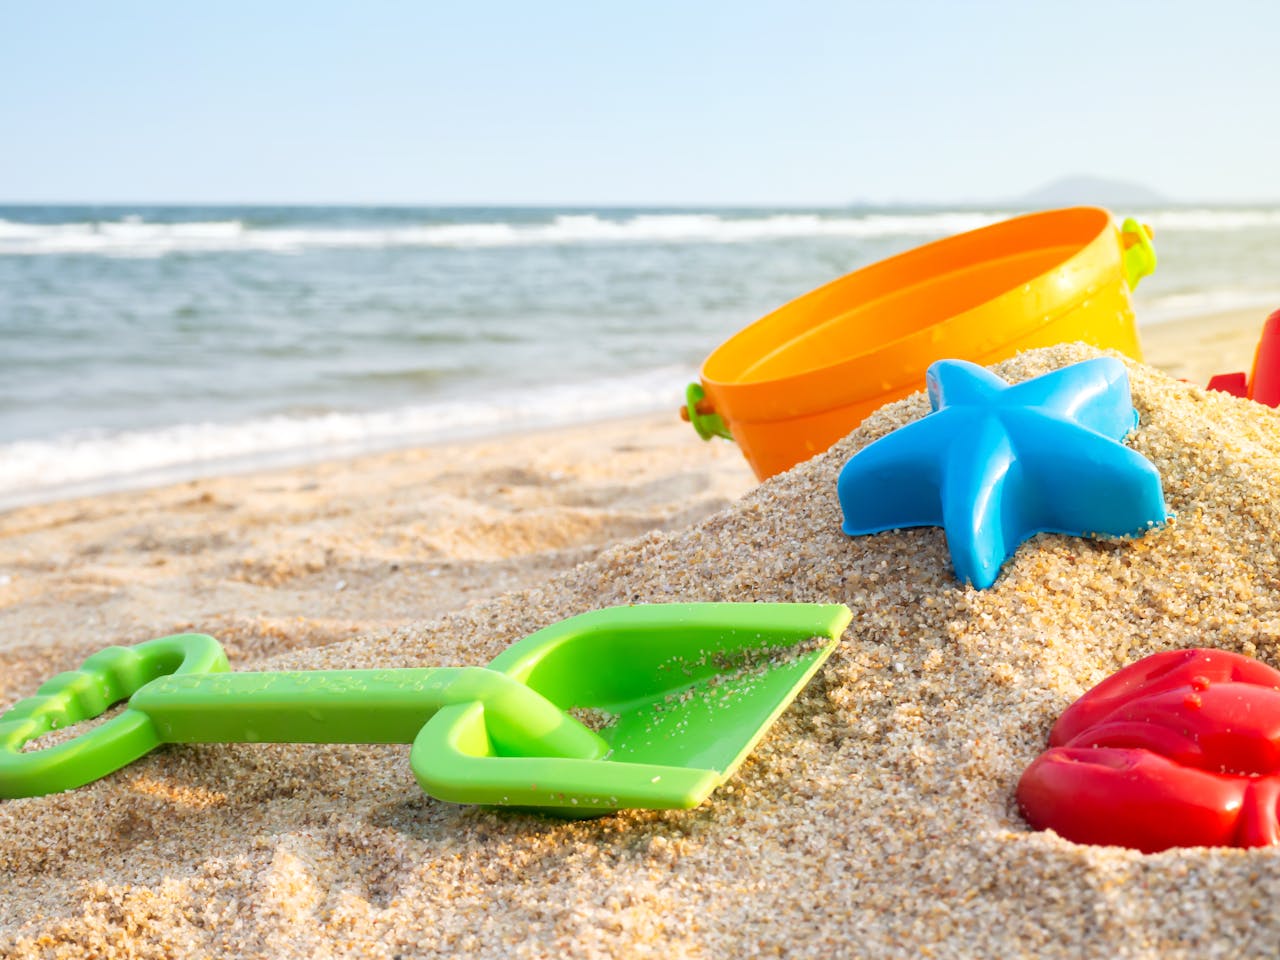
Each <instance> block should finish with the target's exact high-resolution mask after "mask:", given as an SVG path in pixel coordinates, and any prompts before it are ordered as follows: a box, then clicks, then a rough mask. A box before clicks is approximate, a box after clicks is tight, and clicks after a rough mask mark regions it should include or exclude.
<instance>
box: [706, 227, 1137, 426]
mask: <svg viewBox="0 0 1280 960" xmlns="http://www.w3.org/2000/svg"><path fill="white" fill-rule="evenodd" d="M1081 215H1084V216H1094V217H1096V218H1097V223H1096V229H1093V230H1091V231H1090V233H1089V235H1088V237H1087V239H1084V238H1081V239H1079V240H1075V241H1073V242H1072V247H1073V249H1072V251H1071V252H1070V253H1069V254H1067V255H1066V256H1064V257H1063V258H1062V259H1061V260H1060V261H1058V262H1057V263H1055V264H1054V265H1053V266H1051V267H1049V268H1048V269H1047V270H1043V271H1041V272H1040V273H1038V274H1036V275H1035V276H1033V277H1030V278H1028V279H1027V280H1026V281H1024V282H1023V283H1022V284H1020V285H1018V286H1017V287H1013V288H1011V289H1008V290H1005V291H1003V292H1001V293H999V294H997V295H996V296H994V297H991V298H989V299H987V300H984V301H982V302H981V303H978V304H976V305H974V306H972V307H970V308H969V309H967V310H962V311H960V312H959V313H954V314H951V315H949V316H947V317H944V318H942V319H940V320H938V321H936V322H934V323H930V324H927V325H925V326H923V327H920V328H919V329H916V330H912V331H909V332H907V333H903V334H902V335H900V336H896V337H892V338H889V339H885V340H881V341H878V342H876V343H875V344H874V346H872V347H870V348H868V349H864V350H860V351H859V352H857V353H852V354H844V355H841V356H839V357H837V358H835V359H834V360H832V362H830V363H826V364H823V365H821V366H814V367H811V368H809V369H806V370H800V371H797V372H794V373H787V374H783V375H781V376H774V377H768V378H764V379H752V380H735V379H725V378H723V377H719V376H713V375H710V374H709V373H708V368H709V367H712V366H713V365H714V364H715V362H716V361H717V359H718V355H719V354H720V353H721V352H722V351H724V350H725V349H726V348H728V347H730V345H732V344H734V342H735V341H737V340H738V339H739V338H740V337H743V336H744V335H746V334H748V333H749V332H750V331H755V330H758V328H759V327H760V325H762V324H767V323H768V322H769V321H772V320H776V319H777V318H780V317H781V316H782V315H784V314H786V313H787V312H789V311H790V310H792V309H793V308H795V307H796V305H798V304H800V303H802V302H803V301H805V300H806V299H808V298H811V297H818V296H821V295H822V294H826V293H829V292H830V291H831V289H832V288H833V287H836V286H838V285H841V284H845V283H848V282H850V281H851V279H852V278H854V277H862V278H865V277H866V276H867V275H868V273H869V272H871V271H876V270H889V269H892V268H894V267H901V265H902V264H903V263H904V262H909V261H910V260H912V259H917V258H925V257H928V256H929V255H932V254H935V253H936V252H937V250H938V249H939V248H940V247H945V246H951V245H955V244H957V243H969V242H973V240H974V238H975V237H978V236H979V235H984V234H985V235H988V236H989V235H991V234H993V233H999V232H1004V231H1007V230H1011V229H1025V228H1026V225H1027V224H1028V222H1030V221H1035V220H1049V219H1063V218H1065V217H1067V216H1075V217H1079V216H1081ZM1109 233H1110V234H1112V235H1114V236H1115V237H1116V243H1115V244H1114V245H1113V246H1114V249H1110V247H1109V246H1108V245H1107V244H1106V243H1105V240H1106V239H1107V237H1108V234H1109ZM1044 246H1045V247H1050V246H1066V244H1062V243H1059V244H1051V243H1046V244H1045V245H1044ZM1095 248H1096V249H1095ZM1091 251H1092V256H1086V254H1090V252H1091ZM1108 253H1111V254H1112V255H1111V256H1108V255H1107V254H1108ZM1077 260H1081V261H1084V263H1082V264H1081V265H1082V266H1085V265H1088V261H1090V260H1093V261H1096V262H1094V263H1092V264H1091V266H1092V271H1091V272H1093V273H1095V274H1098V275H1106V274H1109V273H1111V272H1113V271H1114V273H1115V276H1116V279H1117V280H1118V281H1119V282H1120V283H1122V284H1123V283H1124V280H1123V271H1122V269H1121V262H1122V261H1121V245H1120V243H1119V228H1118V226H1117V224H1116V222H1115V219H1114V217H1113V215H1112V214H1111V212H1110V211H1109V210H1107V209H1105V208H1103V207H1097V206H1087V205H1081V206H1073V207H1062V208H1055V209H1051V210H1037V211H1031V212H1029V213H1025V214H1020V215H1018V216H1014V217H1010V218H1008V219H1005V220H1001V221H999V222H997V223H993V224H988V225H986V226H984V227H979V228H977V229H975V230H968V231H964V232H963V233H958V234H952V235H951V236H948V237H941V238H939V239H937V240H933V241H930V242H929V243H926V244H921V245H919V246H916V247H912V248H910V249H908V250H904V251H902V252H901V253H898V254H894V255H893V256H891V257H886V258H884V259H882V260H877V261H875V262H874V263H870V264H867V265H865V266H863V267H859V268H858V269H857V270H853V271H851V272H849V273H847V274H844V275H842V276H840V277H836V278H835V279H833V280H831V281H829V282H827V283H825V284H823V285H822V286H820V287H816V288H815V289H813V290H810V291H808V292H807V293H804V294H802V295H801V296H799V297H796V298H794V299H792V300H790V301H788V302H787V303H785V304H783V305H782V306H780V307H778V308H777V309H775V310H773V311H770V312H769V313H767V314H765V315H764V316H763V317H760V318H759V319H757V320H755V321H753V322H752V323H750V324H748V325H747V326H745V327H743V328H741V329H740V330H738V331H736V332H735V333H734V334H733V335H732V336H730V337H728V338H726V339H725V340H724V341H723V342H722V343H721V344H720V345H719V346H717V347H716V348H715V350H713V351H712V352H711V353H710V354H709V355H708V356H707V357H706V359H705V360H704V361H703V363H702V365H701V366H700V368H699V377H700V379H701V381H702V383H703V384H704V385H705V386H706V388H707V391H708V392H709V393H711V394H712V395H713V398H714V399H715V400H716V401H717V405H718V406H719V407H720V408H721V410H720V412H721V413H723V414H725V415H727V416H732V413H731V412H730V411H729V410H728V409H726V408H728V407H731V406H732V404H729V403H726V402H725V399H726V397H725V394H726V393H729V394H735V395H738V396H739V397H740V398H742V399H744V400H745V399H746V395H747V394H751V395H757V396H758V399H757V398H756V397H755V396H753V399H752V400H750V401H747V402H748V403H749V405H751V406H756V405H757V404H758V403H760V402H761V401H762V400H763V395H765V394H769V393H773V392H776V391H780V390H782V389H784V388H786V387H789V386H798V385H801V384H803V383H805V382H806V381H810V380H821V379H822V378H823V377H829V376H831V375H832V373H833V372H834V371H838V370H840V369H843V368H856V367H860V366H864V365H868V364H871V363H874V362H875V359H876V358H877V357H881V356H883V355H885V354H886V353H892V352H895V351H900V350H902V349H905V345H907V344H910V343H913V342H929V341H938V340H946V339H947V334H948V333H950V332H952V331H954V330H956V329H959V328H964V327H965V326H966V325H968V324H972V323H973V321H974V319H975V315H978V316H981V315H983V314H987V313H990V312H1002V311H1003V308H1005V307H1007V305H1008V304H1009V303H1010V302H1011V301H1014V300H1016V299H1018V298H1020V297H1022V296H1023V295H1024V288H1028V287H1032V286H1034V285H1036V284H1041V283H1043V282H1044V281H1045V280H1046V278H1048V277H1050V276H1051V275H1052V274H1054V273H1056V272H1058V271H1061V270H1062V269H1064V267H1067V266H1068V265H1069V264H1071V263H1072V262H1073V261H1077ZM980 261H981V258H979V260H975V261H974V262H975V263H976V262H980ZM958 269H965V268H964V267H960V268H958ZM949 272H955V271H949ZM908 288H909V287H904V288H903V289H908ZM1099 293H1100V290H1099V287H1098V286H1097V285H1088V284H1085V285H1081V286H1080V288H1079V289H1077V290H1075V291H1073V292H1072V293H1070V294H1069V295H1066V296H1063V297H1061V298H1060V299H1059V300H1058V301H1057V304H1056V306H1055V310H1054V313H1052V314H1049V315H1048V316H1038V317H1032V318H1031V319H1030V320H1028V321H1027V322H1025V323H1021V324H1015V325H1011V326H1010V327H1009V329H1008V330H1007V332H1006V333H1005V335H1004V336H1003V337H1001V338H1000V340H1001V341H1004V342H1008V341H1016V340H1019V339H1022V338H1024V337H1026V336H1028V335H1030V334H1032V333H1034V331H1035V330H1037V329H1039V328H1040V327H1043V326H1046V325H1048V324H1050V323H1053V322H1054V321H1055V320H1057V319H1059V318H1060V317H1062V316H1064V315H1066V314H1068V313H1070V312H1071V311H1073V310H1074V309H1075V308H1076V307H1078V306H1079V305H1080V304H1081V303H1083V302H1084V301H1086V300H1088V299H1090V298H1091V297H1094V296H1096V295H1098V294H1099ZM792 339H794V338H787V339H784V340H780V341H779V346H781V345H784V344H786V343H788V342H790V341H791V340H792ZM998 349H999V343H996V344H993V346H992V350H991V351H988V352H998ZM908 379H909V378H908V377H905V376H898V377H886V376H883V375H878V376H876V377H875V378H868V381H869V383H868V389H867V390H866V391H861V392H858V393H851V392H846V394H844V395H843V396H842V398H841V402H842V403H845V404H848V403H858V402H861V401H864V400H868V399H871V398H873V397H875V396H879V395H882V394H886V393H890V392H893V391H894V390H897V389H898V388H900V387H901V386H902V385H903V384H905V383H906V382H907V380H908ZM885 382H888V384H889V385H888V386H887V387H886V386H884V383H885ZM791 407H792V412H789V413H786V414H781V415H779V416H778V417H777V418H768V419H789V418H790V417H792V416H795V415H797V414H800V413H804V412H811V411H810V408H812V409H819V407H816V406H814V405H812V404H808V405H806V404H800V405H796V404H792V405H791ZM760 419H764V418H760Z"/></svg>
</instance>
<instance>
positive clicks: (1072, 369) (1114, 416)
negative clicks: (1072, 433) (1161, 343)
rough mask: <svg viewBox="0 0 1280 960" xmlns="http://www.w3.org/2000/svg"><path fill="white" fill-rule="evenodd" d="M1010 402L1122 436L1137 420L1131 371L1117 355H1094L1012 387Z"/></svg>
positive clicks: (1105, 434)
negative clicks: (1132, 393) (1130, 378)
mask: <svg viewBox="0 0 1280 960" xmlns="http://www.w3.org/2000/svg"><path fill="white" fill-rule="evenodd" d="M1006 396H1007V399H1008V402H1009V403H1010V404H1018V405H1019V406H1023V407H1039V408H1041V409H1042V410H1045V411H1047V412H1048V413H1050V414H1053V415H1055V416H1058V417H1062V418H1063V419H1066V420H1069V421H1071V422H1072V423H1076V424H1079V425H1080V426H1082V427H1087V428H1088V429H1090V430H1094V431H1097V432H1098V433H1100V434H1102V435H1103V436H1106V437H1110V438H1111V439H1112V440H1122V439H1124V437H1125V436H1126V435H1127V434H1129V433H1130V432H1131V431H1132V430H1133V428H1134V427H1135V426H1137V423H1138V414H1137V411H1135V410H1134V409H1133V400H1132V398H1131V397H1130V394H1129V372H1128V370H1126V369H1125V365H1124V364H1123V363H1121V362H1120V361H1119V360H1117V359H1116V358H1115V357H1095V358H1094V359H1093V360H1085V361H1083V362H1082V363H1073V364H1071V366H1069V367H1063V368H1061V369H1060V370H1054V371H1053V372H1052V373H1047V374H1045V375H1044V376H1041V377H1036V378H1035V379H1034V380H1027V381H1025V382H1023V383H1019V384H1016V385H1015V386H1012V387H1010V388H1009V392H1008V394H1007V395H1006Z"/></svg>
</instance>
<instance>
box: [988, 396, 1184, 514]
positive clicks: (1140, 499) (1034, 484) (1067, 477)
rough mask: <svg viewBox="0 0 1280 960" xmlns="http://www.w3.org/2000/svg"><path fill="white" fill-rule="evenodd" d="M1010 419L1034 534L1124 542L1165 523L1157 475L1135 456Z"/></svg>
mask: <svg viewBox="0 0 1280 960" xmlns="http://www.w3.org/2000/svg"><path fill="white" fill-rule="evenodd" d="M1011 419H1012V421H1013V422H1012V423H1011V428H1012V429H1013V430H1014V432H1015V444H1016V449H1017V452H1018V456H1019V457H1020V458H1022V459H1023V460H1025V462H1026V470H1027V478H1028V486H1029V487H1030V488H1032V489H1034V490H1035V491H1036V493H1037V496H1036V498H1035V499H1036V503H1035V504H1034V509H1035V510H1036V511H1037V513H1038V516H1037V517H1036V518H1034V520H1033V522H1035V523H1036V524H1037V525H1038V527H1039V529H1041V530H1052V531H1054V532H1058V533H1069V534H1105V535H1109V536H1129V535H1132V534H1139V533H1144V532H1146V531H1147V530H1148V529H1150V528H1151V527H1153V526H1158V525H1160V524H1162V523H1164V521H1165V520H1166V519H1167V518H1168V510H1167V509H1166V507H1165V502H1164V491H1163V488H1162V486H1161V483H1160V472H1159V471H1158V470H1157V469H1156V467H1155V465H1154V464H1153V463H1152V462H1151V461H1150V460H1148V459H1147V458H1146V457H1144V456H1143V455H1142V454H1140V453H1138V452H1137V451H1136V450H1132V449H1130V448H1129V447H1126V446H1125V445H1124V444H1122V443H1119V442H1117V441H1115V440H1109V439H1107V438H1106V437H1104V436H1101V435H1099V434H1096V433H1091V432H1089V431H1087V430H1081V429H1079V428H1077V427H1075V426H1074V425H1073V424H1070V423H1067V422H1063V421H1057V420H1054V419H1052V418H1046V417H1035V418H1030V417H1026V416H1025V415H1022V416H1017V417H1013V418H1011ZM1019 426H1021V427H1023V429H1018V427H1019Z"/></svg>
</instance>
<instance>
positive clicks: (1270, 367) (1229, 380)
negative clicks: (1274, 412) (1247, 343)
mask: <svg viewBox="0 0 1280 960" xmlns="http://www.w3.org/2000/svg"><path fill="white" fill-rule="evenodd" d="M1209 389H1210V390H1221V391H1222V392H1223V393H1229V394H1231V395H1232V396H1236V397H1247V398H1248V399H1250V400H1256V401H1258V403H1265V404H1266V405H1267V406H1268V407H1275V406H1280V310H1277V311H1276V312H1275V313H1273V314H1271V316H1269V317H1267V322H1266V323H1264V324H1263V325H1262V337H1261V339H1259V340H1258V349H1257V352H1256V353H1254V355H1253V372H1252V373H1251V374H1250V375H1249V376H1248V377H1247V378H1246V377H1245V375H1244V374H1243V373H1220V374H1218V375H1217V376H1216V377H1214V378H1213V379H1211V380H1210V381H1209Z"/></svg>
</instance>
